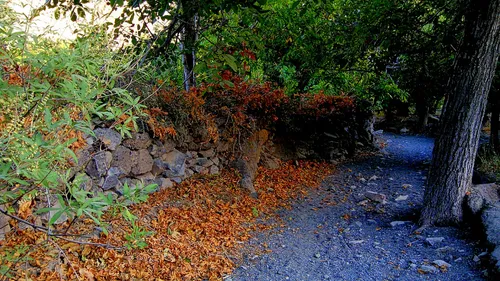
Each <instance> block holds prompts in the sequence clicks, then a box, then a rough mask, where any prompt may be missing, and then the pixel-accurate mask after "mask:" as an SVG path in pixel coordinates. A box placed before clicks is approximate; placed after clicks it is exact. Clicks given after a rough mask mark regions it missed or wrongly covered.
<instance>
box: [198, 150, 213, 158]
mask: <svg viewBox="0 0 500 281" xmlns="http://www.w3.org/2000/svg"><path fill="white" fill-rule="evenodd" d="M200 154H201V156H203V157H205V158H210V157H214V156H215V150H214V149H213V148H210V149H208V150H204V151H200Z"/></svg>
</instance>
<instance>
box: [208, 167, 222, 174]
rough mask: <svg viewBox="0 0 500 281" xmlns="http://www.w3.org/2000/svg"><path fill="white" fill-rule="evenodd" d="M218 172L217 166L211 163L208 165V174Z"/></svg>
mask: <svg viewBox="0 0 500 281" xmlns="http://www.w3.org/2000/svg"><path fill="white" fill-rule="evenodd" d="M219 173H220V171H219V167H217V166H215V165H213V166H211V167H210V170H209V174H211V175H218V174H219Z"/></svg>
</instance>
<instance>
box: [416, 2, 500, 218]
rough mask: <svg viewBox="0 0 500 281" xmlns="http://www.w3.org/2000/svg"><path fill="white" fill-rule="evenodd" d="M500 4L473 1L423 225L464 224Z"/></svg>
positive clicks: (498, 38) (499, 40)
mask: <svg viewBox="0 0 500 281" xmlns="http://www.w3.org/2000/svg"><path fill="white" fill-rule="evenodd" d="M499 14H500V0H474V1H473V0H469V1H468V2H467V10H466V13H465V33H464V34H465V35H464V40H463V44H462V46H461V48H460V51H459V53H458V55H457V58H456V60H455V65H454V71H453V73H452V77H451V79H450V83H449V85H448V96H447V100H446V104H445V107H444V112H443V115H442V119H441V122H442V123H441V130H440V133H441V134H440V135H439V137H438V138H437V140H436V144H435V147H434V151H433V157H432V164H431V168H430V172H429V177H428V181H427V184H426V189H425V196H424V207H423V210H422V214H421V217H420V223H421V224H422V225H424V226H425V225H433V224H452V223H458V222H460V221H461V220H462V212H463V211H462V202H463V198H464V196H465V193H466V191H467V189H468V188H469V186H470V184H471V179H472V172H473V167H474V161H475V157H476V152H477V148H478V145H479V133H480V130H481V124H482V120H483V116H484V111H485V107H486V103H487V100H488V91H489V89H490V86H491V82H492V79H493V75H494V73H495V66H496V62H497V59H498V54H499V47H500V17H499V16H498V15H499Z"/></svg>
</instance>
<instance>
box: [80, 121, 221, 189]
mask: <svg viewBox="0 0 500 281" xmlns="http://www.w3.org/2000/svg"><path fill="white" fill-rule="evenodd" d="M94 133H95V137H92V136H89V137H87V138H86V142H87V144H88V145H87V147H86V148H84V149H82V150H80V151H79V152H77V157H78V165H76V166H75V167H73V168H72V175H75V176H77V175H79V176H81V177H83V178H84V179H86V180H84V183H83V186H82V188H84V189H85V190H87V191H94V192H99V191H100V192H105V193H112V194H113V196H120V195H122V191H123V185H124V184H125V183H127V184H128V185H129V186H130V185H132V186H133V185H135V184H137V182H139V181H142V182H143V183H145V184H151V183H156V184H157V185H158V187H159V188H160V189H161V188H168V187H172V186H173V184H174V183H180V182H182V181H183V180H185V179H187V178H189V177H191V176H193V175H195V174H202V175H203V174H212V175H214V174H218V173H219V171H220V169H221V165H222V161H221V159H220V158H219V157H218V155H217V152H216V148H214V147H210V148H208V149H206V150H198V151H179V150H177V149H176V147H178V146H177V145H176V144H175V143H174V142H173V141H170V140H167V141H165V142H161V141H159V140H157V139H153V138H151V137H150V136H149V134H148V133H147V132H142V133H133V134H132V138H125V139H124V138H122V137H121V135H120V134H119V133H118V132H117V131H115V130H113V129H109V128H96V129H95V130H94ZM224 161H225V160H224Z"/></svg>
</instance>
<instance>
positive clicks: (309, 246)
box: [226, 134, 483, 281]
mask: <svg viewBox="0 0 500 281" xmlns="http://www.w3.org/2000/svg"><path fill="white" fill-rule="evenodd" d="M380 140H381V142H382V143H385V145H384V149H382V151H381V153H379V155H377V156H374V157H370V158H368V159H364V160H362V161H358V162H355V163H348V164H344V165H341V166H340V167H339V168H338V172H337V173H336V174H335V175H332V176H331V177H329V178H327V179H326V180H325V182H324V184H323V186H322V187H321V188H320V189H318V190H317V191H314V192H312V193H311V194H309V196H308V197H306V198H304V199H303V200H301V201H300V202H299V203H297V204H296V205H294V207H293V209H291V210H283V211H281V212H279V213H278V218H277V219H276V221H274V222H275V223H279V224H282V226H281V227H278V228H275V229H273V230H271V231H267V232H264V233H261V234H258V235H257V237H255V238H253V239H252V240H251V241H250V242H249V245H248V248H249V249H252V250H251V253H250V254H248V255H246V257H245V258H244V261H243V265H241V266H240V267H239V268H238V269H237V270H236V271H235V272H234V274H233V275H231V276H228V277H227V278H226V280H231V281H236V280H259V281H261V280H262V281H264V280H273V281H278V280H301V281H302V280H304V281H305V280H307V281H309V280H311V281H313V280H453V281H461V280H483V277H482V272H481V268H480V266H479V263H478V262H476V261H474V257H475V254H476V255H478V254H479V252H480V250H479V249H477V243H476V242H475V239H471V234H469V231H468V229H457V228H452V227H441V228H428V229H427V230H426V231H425V232H424V233H422V234H421V235H415V234H413V230H415V229H416V228H417V225H416V221H417V220H418V210H419V209H420V208H421V202H422V197H423V184H424V181H425V173H426V172H425V169H426V168H427V167H428V163H429V160H430V158H431V152H432V146H433V141H432V139H429V138H425V137H415V136H397V135H390V134H384V135H382V136H380ZM367 191H374V192H378V193H382V194H384V195H386V196H387V204H381V203H376V202H375V201H371V200H367V199H366V197H365V193H366V192H367ZM406 196H407V197H406ZM396 198H397V201H396ZM391 222H392V224H394V226H392V225H391ZM269 223H271V222H269ZM428 238H436V239H428ZM472 238H474V237H472ZM431 244H432V245H431ZM256 253H257V254H256ZM475 259H476V260H477V259H478V257H475ZM435 260H441V261H445V262H447V263H449V265H450V266H449V267H446V266H444V267H442V270H438V268H437V267H435V266H433V261H435ZM445 268H446V269H445ZM425 272H430V273H425Z"/></svg>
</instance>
